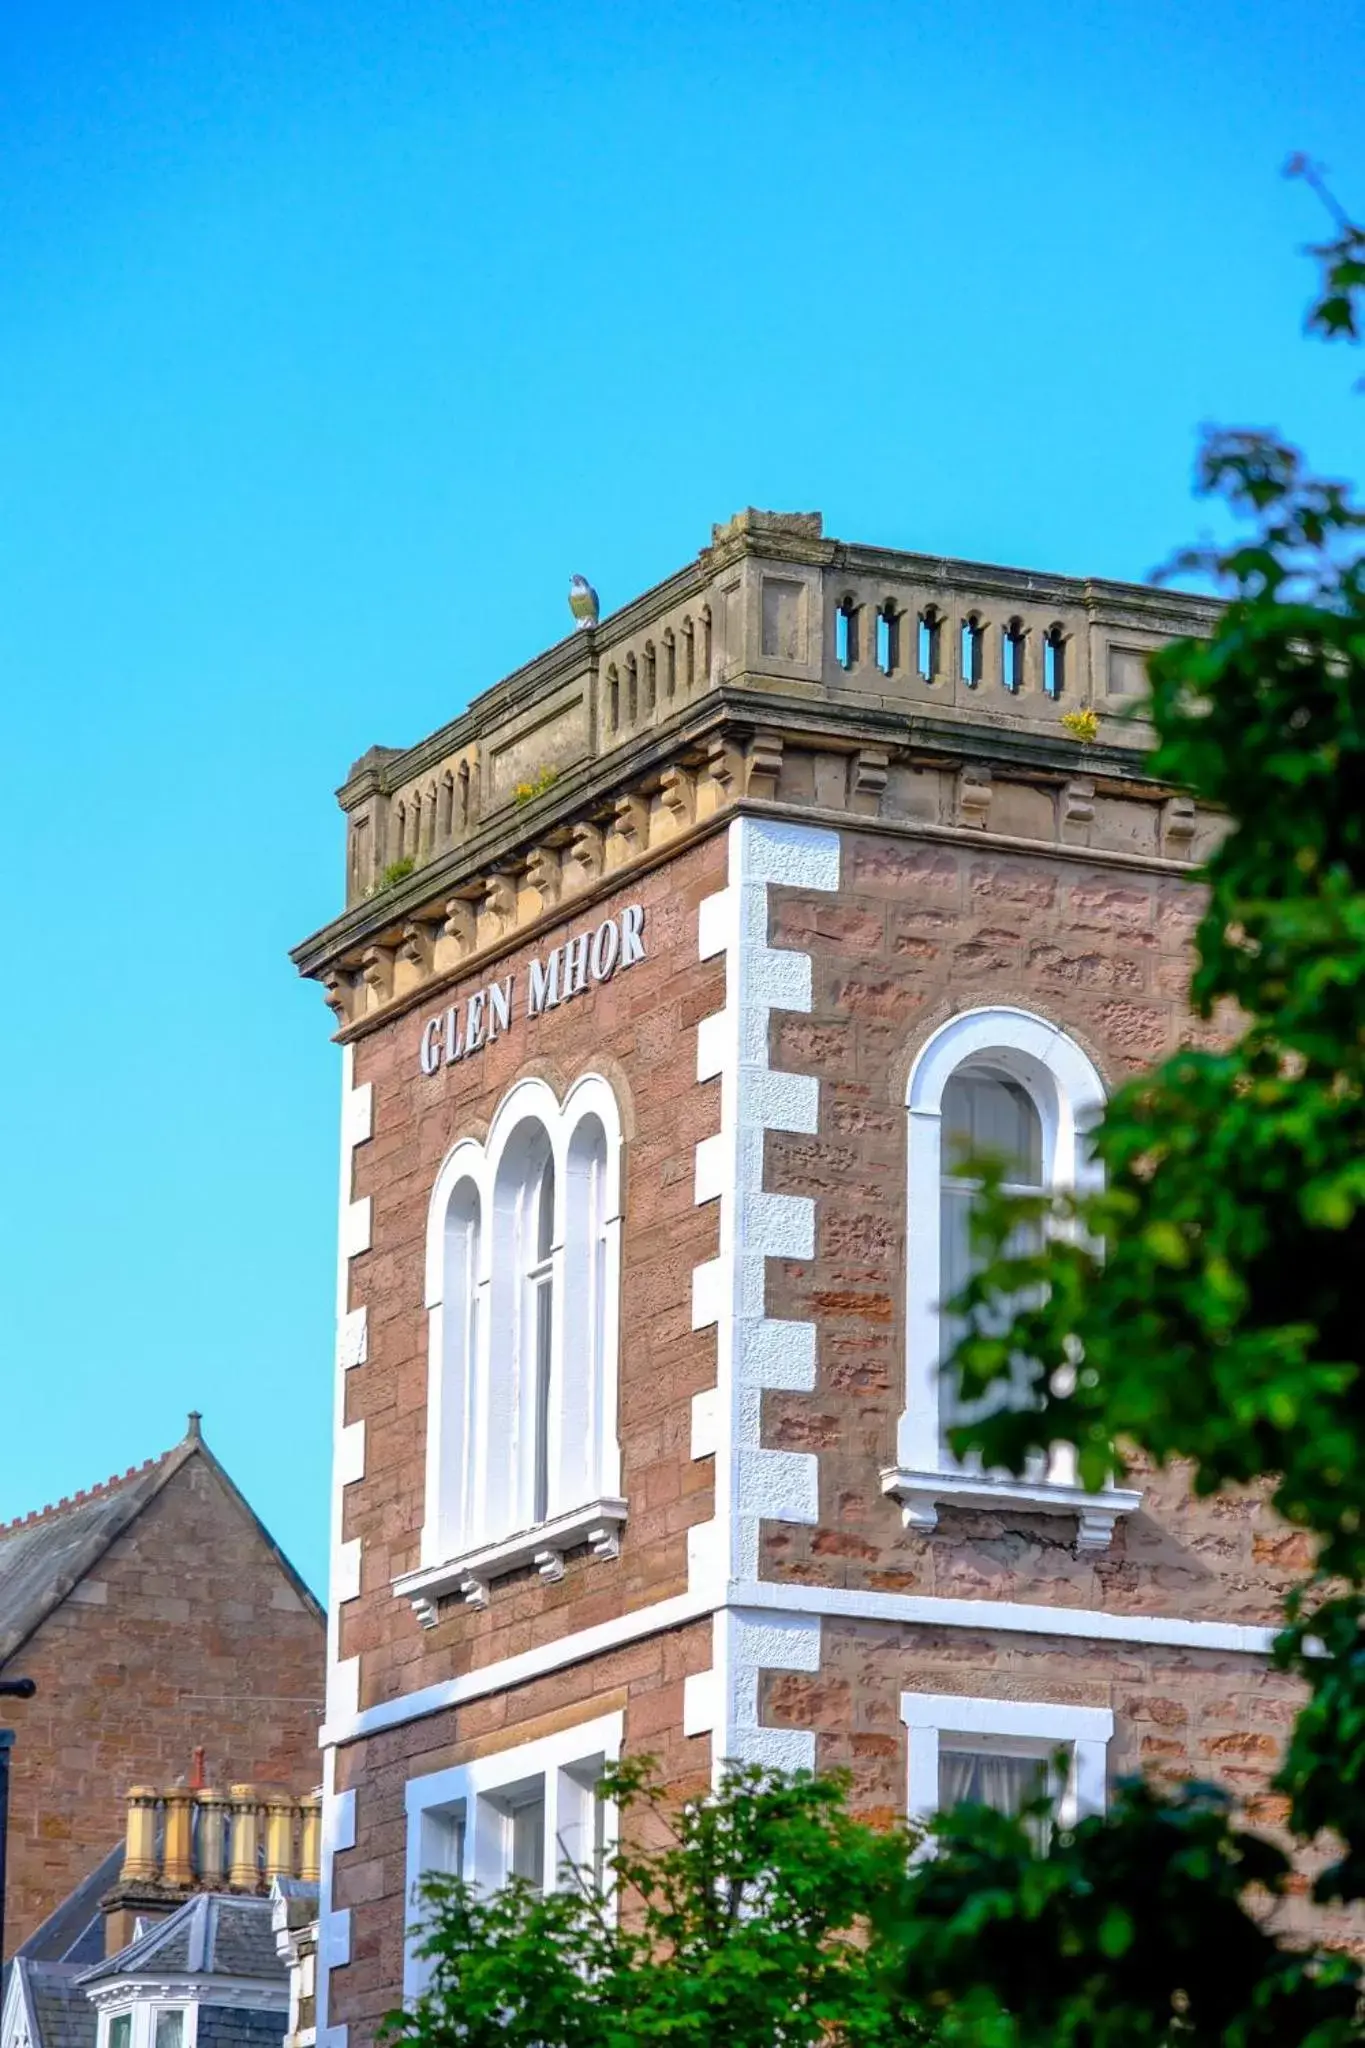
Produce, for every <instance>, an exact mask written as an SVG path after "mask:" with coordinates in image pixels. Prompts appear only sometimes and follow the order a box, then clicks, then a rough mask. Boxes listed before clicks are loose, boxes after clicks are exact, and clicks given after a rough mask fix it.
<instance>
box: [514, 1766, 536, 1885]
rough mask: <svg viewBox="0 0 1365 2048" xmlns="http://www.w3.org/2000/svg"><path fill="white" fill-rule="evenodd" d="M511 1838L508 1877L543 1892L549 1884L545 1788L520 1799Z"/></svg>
mask: <svg viewBox="0 0 1365 2048" xmlns="http://www.w3.org/2000/svg"><path fill="white" fill-rule="evenodd" d="M508 1824H509V1831H510V1835H511V1842H510V1853H509V1856H508V1875H509V1876H511V1877H523V1878H525V1879H526V1881H527V1883H528V1884H533V1885H534V1886H535V1888H536V1890H537V1891H540V1890H541V1889H542V1887H543V1886H544V1883H545V1788H544V1786H543V1785H542V1786H541V1788H540V1790H539V1791H538V1792H533V1793H529V1794H528V1795H527V1796H526V1797H525V1798H522V1799H518V1800H517V1802H516V1803H515V1804H514V1805H513V1807H512V1810H511V1813H510V1815H509V1816H508Z"/></svg>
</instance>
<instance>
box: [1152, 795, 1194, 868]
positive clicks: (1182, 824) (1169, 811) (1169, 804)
mask: <svg viewBox="0 0 1365 2048" xmlns="http://www.w3.org/2000/svg"><path fill="white" fill-rule="evenodd" d="M1195 823H1196V812H1195V807H1194V798H1193V797H1192V796H1170V797H1167V799H1166V801H1165V803H1164V804H1163V805H1162V806H1161V851H1162V852H1163V853H1164V854H1165V856H1166V858H1167V860H1188V859H1189V858H1190V854H1191V849H1192V847H1193V843H1194V828H1195Z"/></svg>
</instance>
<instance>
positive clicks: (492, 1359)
mask: <svg viewBox="0 0 1365 2048" xmlns="http://www.w3.org/2000/svg"><path fill="white" fill-rule="evenodd" d="M555 1243H556V1232H555V1162H554V1153H553V1150H552V1149H551V1143H550V1134H549V1132H548V1131H547V1130H546V1128H545V1125H544V1124H543V1123H542V1122H541V1121H540V1120H539V1119H538V1118H531V1117H528V1118H526V1119H525V1121H524V1122H522V1123H521V1124H519V1125H518V1126H517V1128H516V1130H515V1131H514V1133H513V1135H512V1137H511V1139H510V1141H509V1143H508V1144H507V1147H506V1150H505V1151H504V1152H503V1155H502V1159H501V1162H500V1164H499V1167H498V1172H497V1176H496V1179H495V1181H494V1188H493V1243H492V1246H491V1247H490V1250H491V1267H492V1270H491V1274H490V1280H491V1286H492V1296H491V1311H492V1315H493V1329H492V1331H491V1333H490V1344H489V1373H488V1406H489V1453H490V1458H491V1459H492V1460H493V1461H494V1462H497V1463H499V1464H503V1463H505V1464H506V1466H507V1471H506V1480H507V1481H508V1482H509V1483H508V1486H507V1492H506V1495H505V1497H504V1496H503V1495H502V1489H501V1487H500V1486H499V1481H498V1475H495V1474H493V1473H490V1474H489V1475H488V1492H489V1501H490V1506H492V1505H494V1503H496V1507H497V1509H498V1513H497V1516H496V1519H497V1521H498V1522H500V1523H505V1524H506V1525H507V1526H508V1527H510V1528H512V1529H529V1528H531V1527H532V1526H533V1525H534V1524H535V1523H537V1522H543V1521H544V1520H545V1518H546V1516H547V1515H548V1513H549V1511H550V1422H551V1413H552V1394H553V1391H554V1390H553V1387H552V1379H553V1372H554V1360H553V1348H554V1347H553V1343H552V1337H553V1330H554V1306H555V1301H554V1297H555V1264H556V1260H555ZM495 1446H501V1447H502V1448H501V1453H500V1452H499V1450H498V1449H497V1448H495ZM490 1533H491V1532H490Z"/></svg>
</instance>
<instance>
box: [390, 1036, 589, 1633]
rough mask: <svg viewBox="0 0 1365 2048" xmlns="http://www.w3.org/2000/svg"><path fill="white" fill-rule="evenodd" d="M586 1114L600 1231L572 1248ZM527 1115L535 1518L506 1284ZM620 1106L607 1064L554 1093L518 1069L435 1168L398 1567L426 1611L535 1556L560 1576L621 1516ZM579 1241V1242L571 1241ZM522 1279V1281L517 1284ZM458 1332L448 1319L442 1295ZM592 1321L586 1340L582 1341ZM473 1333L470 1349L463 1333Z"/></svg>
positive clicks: (424, 1616) (518, 1357) (403, 1589)
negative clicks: (405, 1546)
mask: <svg viewBox="0 0 1365 2048" xmlns="http://www.w3.org/2000/svg"><path fill="white" fill-rule="evenodd" d="M591 1119H596V1121H597V1123H598V1124H599V1125H600V1127H601V1130H602V1134H603V1138H604V1141H605V1159H604V1162H603V1168H602V1175H601V1183H600V1186H599V1187H598V1188H597V1190H596V1193H597V1198H598V1203H599V1210H598V1215H597V1229H598V1236H597V1239H596V1240H595V1241H593V1242H580V1243H579V1244H577V1245H576V1246H575V1244H574V1233H575V1231H578V1230H582V1229H583V1228H584V1227H585V1216H586V1209H585V1204H584V1201H583V1189H582V1187H581V1185H580V1182H581V1178H582V1172H583V1167H582V1160H581V1150H580V1147H579V1145H578V1144H577V1142H576V1141H577V1140H578V1138H579V1135H580V1134H581V1133H582V1131H583V1130H584V1128H585V1126H586V1125H587V1124H588V1123H589V1121H590V1120H591ZM528 1127H532V1128H534V1129H536V1130H538V1131H539V1132H541V1133H543V1135H544V1138H545V1141H546V1143H547V1144H548V1149H549V1156H550V1159H551V1161H552V1163H553V1168H554V1227H553V1233H552V1241H551V1248H550V1260H549V1266H550V1279H549V1284H550V1287H551V1335H550V1345H551V1364H550V1384H551V1404H550V1414H549V1444H548V1465H549V1497H548V1502H547V1512H546V1513H545V1514H544V1515H543V1516H541V1517H540V1518H537V1516H536V1515H535V1513H534V1512H533V1509H532V1507H531V1506H530V1505H529V1496H528V1494H527V1486H528V1475H532V1474H533V1466H534V1459H533V1457H532V1454H531V1448H530V1445H529V1442H528V1438H527V1427H526V1423H527V1416H528V1413H529V1410H528V1403H527V1389H526V1388H525V1387H523V1386H521V1385H520V1384H519V1381H518V1369H519V1366H524V1363H525V1360H526V1359H527V1358H528V1357H529V1356H530V1350H529V1348H528V1347H526V1346H525V1345H524V1344H523V1345H522V1346H520V1348H519V1347H518V1344H517V1330H518V1315H517V1314H514V1313H508V1312H507V1307H508V1304H507V1300H506V1298H505V1297H506V1291H507V1289H508V1288H509V1287H512V1288H514V1289H520V1276H519V1275H518V1274H517V1273H516V1272H515V1271H509V1269H508V1266H507V1264H506V1263H505V1262H506V1261H508V1260H509V1259H510V1258H512V1257H513V1255H514V1244H513V1238H514V1235H515V1214H514V1212H515V1209H516V1202H515V1189H514V1186H513V1184H512V1181H511V1179H510V1175H511V1174H512V1172H513V1168H512V1165H511V1158H514V1157H515V1155H514V1154H511V1155H510V1156H509V1148H511V1147H513V1146H514V1145H516V1144H517V1143H518V1142H522V1141H524V1140H525V1136H526V1133H527V1130H528ZM621 1157H622V1138H621V1116H620V1110H619V1108H618V1105H617V1101H616V1096H615V1093H614V1091H613V1089H612V1087H611V1085H610V1083H609V1082H608V1081H606V1080H605V1079H604V1078H603V1076H602V1075H600V1074H585V1075H583V1076H582V1078H581V1079H579V1080H577V1081H575V1082H574V1083H573V1085H572V1087H570V1088H569V1090H568V1092H567V1093H566V1095H565V1097H564V1100H563V1102H562V1103H561V1102H560V1101H559V1100H558V1098H557V1097H556V1095H555V1093H554V1090H553V1089H552V1088H550V1087H549V1086H548V1084H547V1083H546V1082H544V1081H542V1080H539V1079H534V1078H531V1079H526V1080H522V1081H519V1082H517V1083H516V1084H515V1086H514V1087H512V1088H511V1089H509V1091H508V1093H507V1094H506V1095H505V1096H504V1097H503V1099H502V1101H501V1102H500V1103H499V1105H498V1108H497V1110H496V1112H495V1114H494V1116H493V1120H492V1124H491V1125H490V1127H489V1132H488V1136H487V1139H486V1140H485V1141H484V1142H483V1143H479V1142H478V1141H477V1140H474V1139H471V1138H465V1139H461V1140H460V1142H459V1143H458V1144H456V1145H454V1146H452V1148H451V1150H450V1151H449V1153H447V1155H446V1158H445V1161H444V1163H443V1165H442V1167H441V1170H440V1173H439V1174H438V1175H437V1178H436V1184H435V1186H434V1188H433V1190H432V1195H431V1201H430V1204H429V1207H428V1212H427V1232H426V1308H427V1318H428V1367H427V1450H426V1500H425V1512H424V1520H423V1526H422V1537H421V1550H420V1563H419V1567H418V1569H417V1570H416V1571H415V1572H410V1573H407V1574H405V1575H403V1576H402V1577H400V1578H398V1579H396V1580H395V1581H394V1587H395V1590H396V1591H397V1592H398V1593H400V1594H401V1595H403V1596H404V1597H405V1598H407V1599H409V1600H411V1601H412V1604H413V1606H414V1608H415V1609H416V1611H417V1614H418V1616H419V1619H421V1620H422V1621H423V1622H424V1623H427V1624H430V1623H432V1622H434V1621H435V1619H436V1602H437V1601H438V1600H440V1599H441V1598H443V1597H445V1596H446V1595H449V1594H451V1593H457V1592H458V1593H460V1594H462V1595H463V1597H464V1598H465V1599H466V1600H468V1601H471V1602H472V1603H474V1604H476V1605H480V1606H482V1605H485V1604H486V1603H487V1600H488V1598H489V1589H490V1587H491V1585H492V1584H493V1582H494V1581H495V1580H496V1579H498V1578H499V1577H502V1576H504V1575H505V1574H507V1573H509V1572H512V1571H516V1570H518V1569H519V1568H521V1567H523V1566H525V1565H528V1564H534V1565H535V1566H536V1568H537V1570H538V1571H539V1572H540V1573H541V1574H542V1576H544V1577H546V1578H551V1579H554V1578H559V1577H561V1576H562V1574H563V1570H564V1553H565V1552H566V1551H567V1550H570V1549H573V1548H574V1547H575V1546H577V1545H580V1544H584V1543H586V1544H587V1545H588V1546H589V1547H590V1548H591V1549H592V1550H593V1552H594V1553H595V1554H596V1555H598V1556H615V1555H616V1554H617V1551H618V1549H619V1532H620V1529H621V1526H622V1524H623V1523H624V1521H625V1519H626V1502H625V1501H624V1500H623V1499H622V1498H621V1447H620V1440H619V1436H618V1432H617V1413H618V1391H619V1388H618V1381H619V1345H620V1290H621V1221H622V1218H621V1197H622V1174H621ZM462 1190H472V1193H473V1196H474V1199H475V1201H476V1203H477V1211H478V1240H477V1272H476V1273H475V1275H474V1283H473V1291H474V1298H473V1300H472V1301H471V1300H469V1299H468V1298H467V1290H466V1289H465V1288H464V1287H463V1285H461V1286H460V1287H458V1288H457V1286H456V1284H455V1282H456V1279H457V1275H456V1274H455V1273H454V1272H453V1271H451V1270H448V1265H449V1257H448V1251H449V1248H448V1244H447V1218H448V1216H449V1215H450V1213H451V1207H452V1203H453V1202H454V1201H455V1200H456V1198H457V1196H459V1195H460V1194H461V1191H462ZM575 1254H576V1255H575ZM524 1291H525V1292H526V1293H529V1290H524ZM448 1304H449V1306H450V1309H451V1312H452V1315H453V1316H456V1317H458V1319H459V1327H458V1330H456V1331H454V1332H452V1331H450V1330H448V1329H447V1306H448ZM586 1330H593V1331H595V1332H597V1333H598V1336H599V1339H600V1357H599V1359H598V1368H599V1369H598V1371H597V1372H596V1373H594V1372H593V1371H592V1370H591V1362H592V1358H593V1353H594V1349H595V1346H594V1345H593V1344H585V1343H584V1342H583V1332H584V1331H586ZM471 1337H472V1340H473V1343H472V1352H471V1348H470V1343H469V1339H470V1338H471Z"/></svg>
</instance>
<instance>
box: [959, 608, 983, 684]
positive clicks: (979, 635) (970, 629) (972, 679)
mask: <svg viewBox="0 0 1365 2048" xmlns="http://www.w3.org/2000/svg"><path fill="white" fill-rule="evenodd" d="M985 673H986V628H985V627H984V626H983V625H982V623H981V621H980V619H979V618H978V617H977V616H976V613H975V612H973V613H972V614H971V616H970V618H966V619H964V620H963V621H962V680H963V682H964V683H966V684H967V686H968V688H969V689H972V690H974V689H975V688H976V686H977V684H978V683H979V682H980V681H981V678H982V677H983V676H984V675H985Z"/></svg>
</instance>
